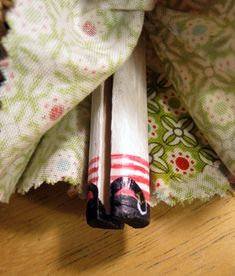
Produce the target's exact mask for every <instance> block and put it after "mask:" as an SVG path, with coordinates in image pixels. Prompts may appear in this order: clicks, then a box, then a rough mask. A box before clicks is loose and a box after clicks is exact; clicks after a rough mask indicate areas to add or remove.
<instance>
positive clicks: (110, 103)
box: [86, 37, 150, 229]
mask: <svg viewBox="0 0 235 276" xmlns="http://www.w3.org/2000/svg"><path fill="white" fill-rule="evenodd" d="M149 195H150V188H149V163H148V131H147V92H146V62H145V44H144V38H143V37H141V38H140V41H139V43H138V45H137V47H136V49H135V51H134V52H133V54H132V56H131V57H130V58H129V60H128V61H127V62H126V63H125V64H124V65H123V66H122V67H121V68H120V69H119V70H118V71H117V72H116V73H115V74H114V76H113V78H112V79H109V80H107V81H106V82H105V83H104V84H102V85H101V86H100V87H98V88H97V89H96V90H95V91H94V92H93V94H92V111H91V134H90V148H89V171H88V203H87V213H86V215H87V222H88V224H89V225H91V226H93V227H99V228H110V229H121V228H123V227H124V224H125V223H126V224H128V225H130V226H132V227H135V228H140V227H145V226H146V225H148V224H149V209H150V208H149Z"/></svg>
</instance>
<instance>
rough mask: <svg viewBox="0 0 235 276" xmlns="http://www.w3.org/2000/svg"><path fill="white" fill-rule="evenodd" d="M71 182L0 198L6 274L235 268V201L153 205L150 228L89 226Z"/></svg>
mask: <svg viewBox="0 0 235 276" xmlns="http://www.w3.org/2000/svg"><path fill="white" fill-rule="evenodd" d="M66 189H67V186H65V185H63V184H59V185H56V186H54V187H48V186H46V185H45V186H42V187H41V188H40V189H38V190H36V191H32V192H30V193H29V194H28V195H26V196H15V197H13V198H12V200H11V202H10V205H0V217H1V222H0V240H1V249H0V256H1V257H0V274H1V275H136V276H137V275H213V276H214V275H223V276H224V275H235V261H234V260H235V204H234V203H235V202H234V198H233V197H231V196H230V195H228V197H227V198H225V199H219V198H215V199H213V200H212V201H210V202H208V203H200V202H196V203H194V204H193V205H191V206H186V207H187V208H184V207H182V206H177V207H174V208H170V207H168V206H166V205H161V206H159V207H158V208H155V209H154V210H152V214H151V219H152V220H151V224H150V226H149V227H147V228H146V229H140V230H135V229H131V228H130V227H126V228H125V230H124V231H119V230H118V231H115V230H109V231H107V230H100V229H92V228H90V227H88V226H87V225H86V221H85V216H84V210H85V202H83V201H81V200H78V199H77V198H76V199H70V198H68V197H67V195H66Z"/></svg>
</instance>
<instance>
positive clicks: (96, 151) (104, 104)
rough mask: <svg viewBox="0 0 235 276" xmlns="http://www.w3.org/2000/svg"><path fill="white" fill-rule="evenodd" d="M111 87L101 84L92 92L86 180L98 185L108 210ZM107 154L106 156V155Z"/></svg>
mask: <svg viewBox="0 0 235 276" xmlns="http://www.w3.org/2000/svg"><path fill="white" fill-rule="evenodd" d="M110 90H111V88H109V87H108V85H106V84H104V83H103V84H102V85H101V86H99V87H98V88H97V89H96V90H95V91H94V92H93V93H92V108H91V131H90V146H89V161H90V163H89V171H90V172H92V173H90V174H89V175H88V182H91V183H93V184H95V185H97V187H98V191H99V199H100V200H101V202H102V203H103V204H104V205H105V208H106V210H107V212H108V211H109V169H110V165H109V162H110V161H109V160H110V156H109V153H110V133H109V131H110V124H111V122H110V116H111V115H110V108H111V107H110V105H111V91H110ZM107 155H108V156H107Z"/></svg>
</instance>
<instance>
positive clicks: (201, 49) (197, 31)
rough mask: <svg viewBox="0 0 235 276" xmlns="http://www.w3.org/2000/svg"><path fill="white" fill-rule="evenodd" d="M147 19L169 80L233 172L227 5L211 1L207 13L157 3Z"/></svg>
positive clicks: (234, 111)
mask: <svg viewBox="0 0 235 276" xmlns="http://www.w3.org/2000/svg"><path fill="white" fill-rule="evenodd" d="M215 2H218V1H215ZM205 9H206V8H205ZM214 10H216V12H214V13H213V11H214ZM219 12H220V14H218V13H219ZM225 14H226V20H224V16H225ZM220 15H221V16H220ZM149 18H150V21H151V23H150V25H149V28H148V29H149V33H150V37H151V40H152V42H153V45H154V47H155V50H156V52H157V54H158V55H159V57H160V59H161V61H162V63H163V64H164V66H165V69H166V72H167V75H168V77H169V79H170V80H171V82H172V83H173V85H174V87H175V88H176V90H177V93H178V94H179V96H180V98H181V99H182V101H183V102H184V103H185V105H186V107H187V109H188V111H189V113H190V115H191V116H192V118H193V119H194V121H195V122H196V124H197V125H198V127H199V128H200V130H201V131H202V132H203V134H204V135H205V136H206V138H207V139H208V141H209V143H210V145H211V146H212V148H213V149H214V150H215V151H216V152H217V154H218V155H219V157H220V159H221V160H222V161H223V162H224V164H225V165H226V166H227V168H228V169H229V170H230V172H231V173H232V174H235V154H234V153H235V93H234V87H235V79H234V75H235V70H234V68H235V66H234V64H235V59H234V58H235V52H234V50H233V44H234V33H235V29H234V28H233V27H232V26H233V25H232V22H233V20H234V19H233V18H234V16H233V13H231V10H230V8H229V5H227V6H226V5H225V6H224V7H223V6H222V5H221V4H220V3H217V4H214V6H213V8H212V9H210V12H209V14H206V15H205V14H203V13H202V14H191V13H190V12H181V11H178V10H173V9H169V8H166V7H160V6H158V7H157V8H156V9H155V11H154V12H153V13H151V14H150V15H149Z"/></svg>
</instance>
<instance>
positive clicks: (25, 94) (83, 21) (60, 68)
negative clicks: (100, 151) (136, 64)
mask: <svg viewBox="0 0 235 276" xmlns="http://www.w3.org/2000/svg"><path fill="white" fill-rule="evenodd" d="M129 2H130V3H131V4H132V5H131V6H130V8H131V9H132V10H128V11H122V10H119V9H121V8H122V6H119V5H115V3H116V4H118V3H119V2H118V1H97V0H94V1H86V0H83V1H82V0H81V1H74V0H69V1H64V0H59V1H46V0H39V1H33V2H32V1H21V0H17V1H15V6H14V8H13V9H12V10H11V11H10V12H9V13H8V16H7V21H8V24H9V25H10V27H11V31H10V32H9V34H8V35H7V37H5V38H4V40H3V44H4V47H5V49H6V50H7V52H8V59H5V60H2V61H1V64H0V66H1V69H2V71H3V72H4V75H5V78H6V81H5V83H4V85H3V86H2V87H1V91H0V97H1V102H2V108H1V110H0V128H1V132H0V152H1V156H0V200H1V201H8V200H9V197H10V195H11V194H12V193H13V192H14V191H15V189H16V185H17V183H18V181H19V179H20V177H21V176H22V174H23V172H24V171H25V169H26V167H27V166H28V165H29V169H33V171H31V170H30V174H31V176H29V174H28V173H26V176H24V177H23V179H26V180H24V181H23V184H19V185H20V188H19V189H20V191H22V190H23V191H24V189H26V190H28V188H29V187H30V185H31V186H32V183H31V184H30V183H27V184H24V183H26V182H29V181H30V182H31V180H32V177H33V178H34V181H33V183H34V182H35V183H36V184H35V185H36V186H38V185H39V182H41V183H43V180H45V179H49V180H50V183H55V182H56V181H58V180H61V181H62V180H63V179H64V176H63V177H62V176H61V174H60V173H57V172H54V174H53V175H54V177H53V178H52V177H51V176H46V175H44V173H43V175H41V172H43V171H44V166H45V159H46V157H47V155H45V156H42V157H38V156H33V153H34V152H35V150H36V148H37V145H38V143H40V150H37V151H36V152H35V155H38V154H39V155H40V154H41V153H43V154H44V153H45V152H47V153H49V152H54V151H55V149H54V147H55V145H53V143H57V141H58V140H61V141H64V140H66V141H67V139H65V138H64V137H61V136H63V135H62V134H61V135H60V136H58V137H54V138H51V139H50V133H49V134H48V135H47V136H46V137H44V138H43V141H42V142H40V140H41V138H42V137H43V136H44V134H45V133H46V132H47V131H48V130H49V129H51V128H52V127H53V126H54V125H55V124H57V123H59V122H60V120H61V119H62V118H63V117H64V116H65V114H66V113H68V112H69V111H71V110H72V109H73V108H74V107H75V106H76V105H77V104H78V103H79V102H81V101H82V100H83V99H84V98H85V97H86V96H87V95H88V94H90V93H91V92H92V91H93V90H94V89H95V88H96V87H97V86H98V85H99V84H100V83H101V82H102V81H104V80H105V79H106V78H107V77H108V76H110V75H111V74H112V73H113V72H114V71H115V70H117V68H118V67H119V66H120V65H121V64H122V63H123V62H124V61H125V60H126V59H127V57H128V56H129V55H130V54H131V52H132V50H133V48H134V46H135V45H136V43H137V40H138V37H139V35H140V33H141V30H142V25H143V19H144V10H143V9H144V8H149V7H150V6H151V5H152V3H153V1H151V0H147V1H144V0H141V1H140V0H138V1H129ZM120 3H123V2H122V1H121V2H120ZM68 120H69V123H68V124H67V123H63V122H62V123H61V124H62V125H63V127H64V128H66V132H67V134H64V135H65V136H66V137H70V135H69V132H70V130H69V128H70V127H71V126H72V125H76V126H77V129H78V132H79V133H80V132H81V131H82V130H81V129H80V127H81V125H83V123H80V124H77V122H78V121H81V122H84V123H85V124H87V125H89V121H88V118H86V119H85V121H83V120H84V118H83V116H80V115H79V117H78V116H76V112H75V116H72V115H71V116H70V117H69V119H68ZM66 124H67V126H66ZM63 127H62V128H63ZM55 132H56V130H55ZM75 132H76V131H75ZM48 136H49V137H48ZM53 139H55V140H54V141H53ZM84 144H85V141H84V138H83V137H80V136H79V137H78V138H77V139H75V140H73V141H72V140H70V142H67V147H68V149H67V151H73V152H74V148H75V147H77V149H76V152H74V162H73V163H78V164H80V167H81V169H80V170H83V169H85V168H84V165H83V164H85V160H86V158H85V156H84V148H83V145H84ZM42 147H44V149H43V148H42ZM49 148H50V149H49ZM46 149H47V150H46ZM70 155H73V154H72V153H71V154H70ZM58 157H60V156H59V155H58ZM31 158H33V161H32V160H31ZM34 160H35V161H34ZM53 160H54V159H53ZM31 161H32V162H31ZM48 162H49V161H48ZM52 162H53V163H54V162H55V163H56V162H59V161H58V160H57V161H52ZM68 162H69V160H68ZM34 163H37V166H38V167H39V169H36V167H35V166H34V165H33V164H34ZM52 167H53V165H52ZM78 167H79V166H78ZM34 169H35V170H36V171H35V170H34ZM78 173H79V169H78V171H77V172H74V175H73V174H70V175H67V174H65V178H66V179H69V182H70V183H76V182H79V178H77V177H75V175H77V174H78ZM40 179H41V180H40ZM22 185H23V186H22ZM22 187H23V188H22ZM24 187H25V188H24Z"/></svg>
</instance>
